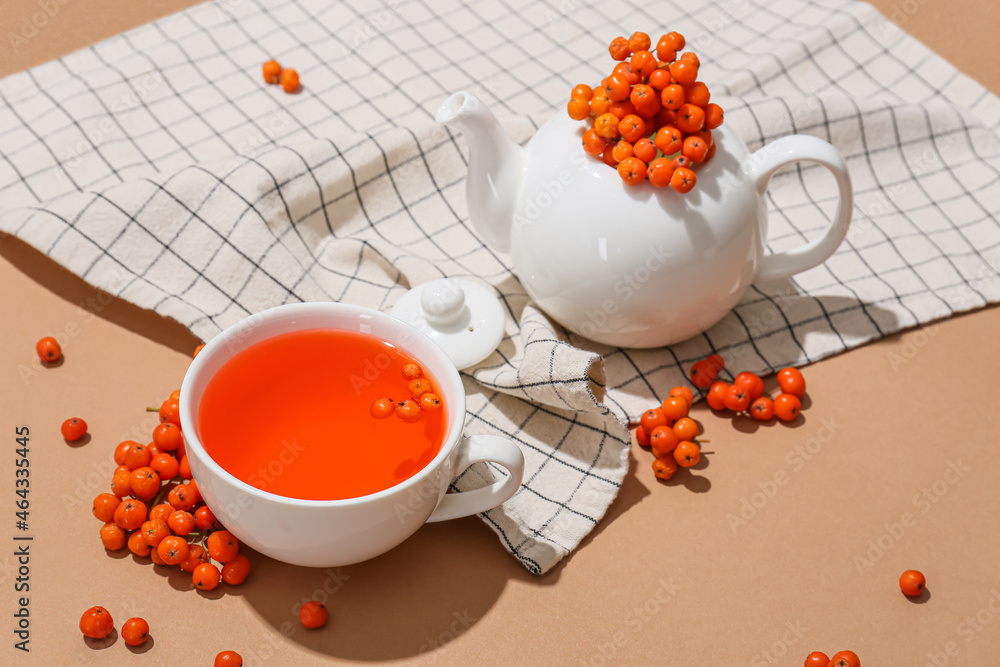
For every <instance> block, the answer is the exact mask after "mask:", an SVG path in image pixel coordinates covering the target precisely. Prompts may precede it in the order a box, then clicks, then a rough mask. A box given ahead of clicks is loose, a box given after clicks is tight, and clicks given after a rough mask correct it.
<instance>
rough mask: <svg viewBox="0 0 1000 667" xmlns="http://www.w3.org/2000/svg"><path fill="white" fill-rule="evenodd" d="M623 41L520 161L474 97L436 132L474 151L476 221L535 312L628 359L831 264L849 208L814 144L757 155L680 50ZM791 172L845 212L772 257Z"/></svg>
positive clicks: (452, 110)
mask: <svg viewBox="0 0 1000 667" xmlns="http://www.w3.org/2000/svg"><path fill="white" fill-rule="evenodd" d="M651 46H652V40H651V39H650V37H649V36H648V35H647V34H645V33H642V32H636V33H634V34H632V36H631V37H629V38H625V37H616V38H615V39H614V40H612V42H611V44H610V46H609V49H608V50H609V53H610V55H611V57H612V58H613V59H614V60H615V61H618V62H617V64H616V65H614V67H613V69H612V71H611V74H610V75H609V76H608V77H607V78H605V79H604V80H602V81H600V82H597V83H596V85H593V86H591V85H589V84H586V83H581V84H579V85H577V86H575V87H574V88H573V89H572V91H571V93H570V100H569V102H568V103H567V105H566V112H565V113H557V114H555V115H554V116H553V117H552V118H551V119H550V120H549V121H548V122H547V123H545V124H544V125H543V126H542V127H541V128H539V130H538V131H537V132H536V133H535V135H534V136H533V137H532V138H531V139H530V140H529V141H528V142H527V144H526V145H524V146H519V145H517V144H515V143H514V142H513V141H511V140H510V138H509V137H507V135H506V134H505V133H504V132H503V130H502V129H501V128H500V126H499V124H498V123H497V121H496V119H495V118H494V116H493V114H492V113H490V111H489V109H487V108H486V106H485V105H484V104H483V103H482V102H481V101H480V100H479V99H478V98H476V97H475V96H474V95H472V94H470V93H468V92H464V91H461V92H457V93H455V94H453V95H451V96H450V97H448V98H447V99H446V100H445V101H444V102H443V103H442V104H441V106H440V108H439V109H438V112H437V120H438V121H439V122H442V123H448V124H452V125H454V126H456V127H458V128H459V129H460V130H461V132H462V134H463V135H464V137H465V140H466V142H467V143H468V147H469V165H468V169H469V173H468V178H467V181H466V191H467V201H468V207H469V219H470V222H471V223H472V226H473V228H474V229H475V230H476V233H477V234H478V235H479V236H480V238H481V239H482V240H483V242H484V243H486V244H487V245H488V246H489V247H490V248H491V249H493V250H494V251H496V252H502V253H510V257H511V260H512V262H513V266H514V272H515V274H516V275H517V277H518V279H519V280H520V281H521V283H522V285H523V286H524V288H525V290H526V291H527V293H528V295H529V296H530V297H531V298H532V300H533V301H534V302H535V303H536V304H537V305H538V306H539V307H540V308H541V309H542V310H544V311H545V313H546V314H547V315H548V316H549V317H551V318H552V319H553V320H555V321H556V322H558V323H559V324H561V325H562V326H563V327H565V328H566V329H568V330H570V331H572V332H574V333H576V334H579V335H581V336H584V337H586V338H588V339H590V340H592V341H595V342H597V343H603V344H606V345H612V346H617V347H659V346H662V345H669V344H672V343H676V342H679V341H682V340H685V339H687V338H690V337H691V336H694V335H696V334H699V333H701V332H702V331H704V330H705V329H708V328H709V327H711V326H712V325H713V324H715V323H716V322H718V321H719V320H720V319H721V318H722V317H723V316H725V314H726V313H727V312H729V310H730V309H732V307H733V306H734V305H736V303H737V302H738V301H739V299H740V297H741V296H742V295H743V293H744V292H745V291H746V289H747V288H748V287H749V286H750V285H752V284H755V283H763V282H766V281H772V280H778V279H782V278H787V277H789V276H792V275H794V274H796V273H800V272H802V271H806V270H808V269H811V268H813V267H814V266H817V265H818V264H821V263H822V262H824V261H825V260H826V259H827V258H828V257H829V256H830V255H832V254H833V253H834V251H836V249H837V247H838V246H839V245H840V243H841V242H842V241H843V239H844V237H845V236H846V235H847V229H848V226H849V225H850V221H851V211H852V206H853V192H852V187H851V179H850V175H849V173H848V170H847V165H846V164H845V162H844V159H843V156H841V154H840V153H839V152H838V151H837V149H836V148H834V147H833V146H832V145H830V144H829V143H827V142H825V141H823V140H821V139H818V138H816V137H812V136H807V135H791V136H786V137H782V138H780V139H778V140H776V141H774V142H771V143H770V144H767V145H765V146H764V147H763V148H761V149H760V150H758V151H757V152H755V153H753V154H751V153H750V151H749V150H748V149H747V147H746V145H745V144H744V143H743V141H742V140H741V139H740V137H739V136H738V135H737V134H736V132H734V131H733V130H732V129H731V128H730V127H729V126H727V125H726V124H724V122H723V120H724V116H723V109H722V106H720V105H719V104H718V103H717V102H712V101H711V93H710V91H709V89H708V86H707V85H706V84H705V82H703V81H699V80H698V79H699V74H700V71H701V68H702V66H703V64H702V62H701V61H700V59H699V58H698V56H697V55H696V54H695V53H693V52H692V51H690V50H688V51H684V48H685V46H686V44H685V40H684V37H683V36H682V35H680V34H678V33H676V32H670V33H667V34H665V35H663V36H662V37H660V39H659V40H658V41H657V44H656V47H655V49H653V50H650V49H651ZM795 162H813V163H817V164H820V165H822V166H824V167H826V168H827V169H829V171H830V172H831V173H832V175H833V177H834V180H835V181H836V186H837V190H838V194H839V201H838V205H837V211H836V213H835V214H834V216H833V218H832V220H830V221H828V224H827V226H826V228H825V229H824V230H823V231H822V232H821V233H820V234H819V235H818V236H817V237H815V238H813V239H812V240H810V241H808V242H806V243H804V244H802V245H801V246H798V247H796V248H793V249H791V250H784V251H781V252H775V253H770V252H766V244H767V231H768V220H767V206H766V202H765V199H764V195H765V193H766V191H767V187H768V185H769V183H770V180H771V177H772V176H773V175H774V173H775V172H777V171H778V170H779V169H781V168H782V167H785V166H787V165H790V164H792V163H795Z"/></svg>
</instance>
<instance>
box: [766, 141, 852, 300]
mask: <svg viewBox="0 0 1000 667" xmlns="http://www.w3.org/2000/svg"><path fill="white" fill-rule="evenodd" d="M793 162H816V163H818V164H821V165H823V166H824V167H826V168H827V169H829V170H830V171H831V172H833V176H834V178H836V179H837V187H838V188H839V189H840V201H839V202H838V203H837V212H836V213H835V214H834V216H833V222H832V223H831V224H830V226H829V227H827V228H826V231H825V232H824V233H823V235H822V236H820V237H818V238H816V239H813V240H812V241H810V242H809V243H806V244H804V245H801V246H799V247H798V248H795V249H794V250H786V251H784V252H777V253H774V254H773V255H764V257H763V258H762V259H761V262H760V267H759V268H758V270H757V277H756V278H755V279H754V282H755V283H762V282H765V281H768V280H776V279H778V278H787V277H788V276H791V275H794V274H796V273H801V272H803V271H805V270H806V269H811V268H813V267H814V266H817V265H819V264H822V263H823V262H824V261H826V259H827V258H828V257H829V256H830V255H832V254H833V253H834V252H835V251H836V250H837V248H838V247H839V246H840V243H841V242H842V241H843V240H844V237H845V236H847V228H848V226H849V225H850V224H851V213H852V211H853V208H854V190H853V188H852V187H851V175H850V173H848V171H847V164H846V163H845V162H844V156H842V155H841V154H840V151H838V150H837V149H836V148H834V147H833V146H832V145H830V144H829V143H827V142H825V141H823V140H822V139H817V138H816V137H811V136H808V135H804V134H794V135H792V136H789V137H782V138H781V139H777V140H775V141H772V142H771V143H769V144H768V145H766V146H764V147H763V148H761V149H760V150H759V151H757V152H756V153H754V154H753V156H751V158H750V163H751V164H752V165H753V167H752V169H751V172H750V177H751V178H752V179H754V181H755V185H756V187H757V192H759V193H760V194H761V195H763V194H764V192H766V191H767V186H768V185H769V184H770V182H771V176H773V175H774V172H776V171H778V170H779V169H781V168H782V167H784V166H785V165H788V164H791V163H793Z"/></svg>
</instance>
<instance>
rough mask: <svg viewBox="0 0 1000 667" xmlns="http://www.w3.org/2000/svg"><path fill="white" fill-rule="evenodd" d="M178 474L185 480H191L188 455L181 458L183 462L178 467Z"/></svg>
mask: <svg viewBox="0 0 1000 667" xmlns="http://www.w3.org/2000/svg"><path fill="white" fill-rule="evenodd" d="M177 474H178V475H180V476H181V477H183V478H184V479H191V463H190V461H188V457H187V456H186V455H185V456H182V457H181V462H180V463H179V464H178V465H177Z"/></svg>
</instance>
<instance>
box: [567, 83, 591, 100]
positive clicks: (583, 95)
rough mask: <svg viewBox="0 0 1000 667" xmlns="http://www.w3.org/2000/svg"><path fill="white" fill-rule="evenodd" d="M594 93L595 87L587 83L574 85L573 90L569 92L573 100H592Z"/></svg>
mask: <svg viewBox="0 0 1000 667" xmlns="http://www.w3.org/2000/svg"><path fill="white" fill-rule="evenodd" d="M593 94H594V89H593V88H591V87H590V86H588V85H587V84H585V83H578V84H576V85H575V86H573V90H572V92H570V94H569V98H570V99H571V100H590V98H591V96H593Z"/></svg>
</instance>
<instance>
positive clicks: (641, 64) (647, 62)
mask: <svg viewBox="0 0 1000 667" xmlns="http://www.w3.org/2000/svg"><path fill="white" fill-rule="evenodd" d="M629 64H630V65H631V66H632V71H633V72H638V73H639V74H640V75H641V76H644V77H646V76H649V75H650V74H652V73H653V70H655V69H656V57H655V56H654V55H653V54H652V53H650V52H649V51H646V50H645V49H640V50H638V51H633V52H632V59H631V60H630V61H629Z"/></svg>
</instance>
